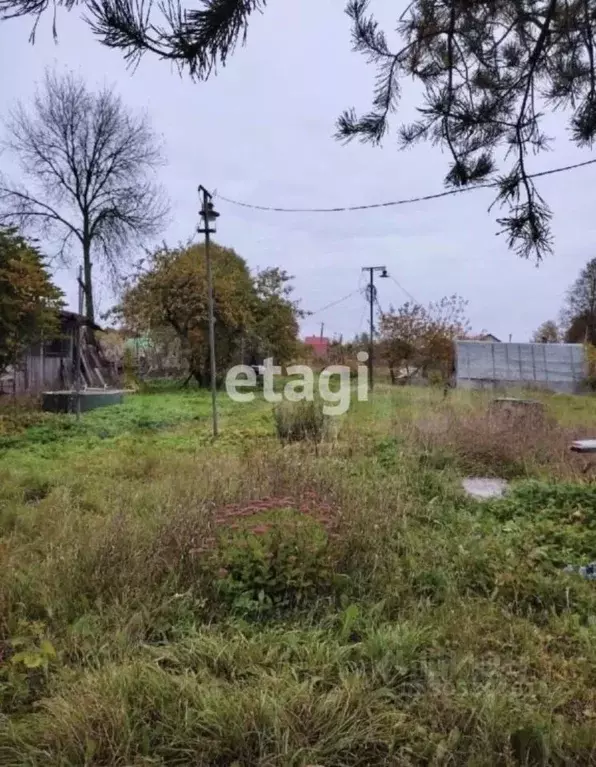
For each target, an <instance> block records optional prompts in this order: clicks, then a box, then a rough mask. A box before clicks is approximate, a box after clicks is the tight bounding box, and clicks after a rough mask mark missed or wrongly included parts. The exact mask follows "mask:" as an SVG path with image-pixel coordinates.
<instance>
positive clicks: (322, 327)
mask: <svg viewBox="0 0 596 767" xmlns="http://www.w3.org/2000/svg"><path fill="white" fill-rule="evenodd" d="M324 329H325V323H324V322H321V341H322V340H323V330H324Z"/></svg>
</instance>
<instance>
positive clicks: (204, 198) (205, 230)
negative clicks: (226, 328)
mask: <svg viewBox="0 0 596 767" xmlns="http://www.w3.org/2000/svg"><path fill="white" fill-rule="evenodd" d="M199 195H200V196H201V203H202V204H201V212H200V214H199V215H200V217H201V218H202V219H203V223H202V226H199V227H198V229H197V232H199V234H204V235H205V258H206V261H207V292H208V294H209V360H210V362H211V412H212V417H213V436H214V437H217V434H218V427H217V399H216V398H217V380H216V376H217V369H216V365H215V313H214V310H213V274H212V269H211V251H210V248H209V244H210V240H209V235H211V234H215V231H216V229H215V222H216V220H217V218H218V216H219V213H217V212H216V211H215V210H214V208H213V202H212V195H211V193H210V192H208V191H207V190H206V189H205V187H204V186H199ZM211 222H212V223H213V228H212V229H211V228H210V227H209V224H210V223H211Z"/></svg>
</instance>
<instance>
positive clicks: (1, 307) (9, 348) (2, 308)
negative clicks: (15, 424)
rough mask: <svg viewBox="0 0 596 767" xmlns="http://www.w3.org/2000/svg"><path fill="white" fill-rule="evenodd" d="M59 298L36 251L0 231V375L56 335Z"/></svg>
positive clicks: (10, 232)
mask: <svg viewBox="0 0 596 767" xmlns="http://www.w3.org/2000/svg"><path fill="white" fill-rule="evenodd" d="M62 298H63V295H62V291H61V290H60V289H59V288H57V287H56V286H55V285H54V284H53V283H52V280H51V277H50V274H49V272H48V270H47V266H46V263H45V261H44V259H43V257H42V256H41V254H40V252H39V250H38V249H37V248H36V247H35V246H34V245H33V244H32V243H30V242H27V240H25V239H24V238H23V237H21V236H20V235H19V234H18V233H17V231H16V230H15V229H5V228H0V373H3V372H5V370H6V369H7V368H8V367H9V366H10V365H15V364H16V363H17V362H18V360H19V358H20V357H21V355H22V354H23V352H24V351H25V350H26V349H27V348H28V347H29V346H31V345H32V344H35V343H39V342H40V341H41V340H42V339H44V338H45V339H48V338H52V337H54V336H55V335H56V334H57V333H58V311H59V309H60V307H61V306H62Z"/></svg>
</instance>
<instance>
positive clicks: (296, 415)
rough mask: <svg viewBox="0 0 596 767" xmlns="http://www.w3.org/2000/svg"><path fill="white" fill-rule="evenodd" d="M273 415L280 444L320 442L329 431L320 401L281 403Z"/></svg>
mask: <svg viewBox="0 0 596 767" xmlns="http://www.w3.org/2000/svg"><path fill="white" fill-rule="evenodd" d="M273 415H274V418H275V428H276V431H277V436H278V437H279V439H280V440H281V441H282V442H300V441H302V440H309V441H311V442H322V440H323V439H324V437H325V436H326V434H327V433H328V431H329V418H328V416H326V415H325V413H324V412H323V403H322V402H320V401H316V400H314V401H312V402H307V401H305V400H302V401H300V402H282V403H281V404H280V405H278V407H276V408H275V410H274V412H273Z"/></svg>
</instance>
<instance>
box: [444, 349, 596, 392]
mask: <svg viewBox="0 0 596 767" xmlns="http://www.w3.org/2000/svg"><path fill="white" fill-rule="evenodd" d="M586 375H587V369H586V357H585V350H584V347H583V346H582V344H514V343H511V344H502V343H488V342H483V341H456V381H457V386H460V387H462V388H469V389H471V388H473V389H483V388H495V387H505V386H528V385H530V386H541V387H544V388H545V389H552V390H553V391H559V392H568V393H575V392H578V391H579V390H580V389H581V386H582V383H583V381H584V379H585V377H586Z"/></svg>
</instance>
